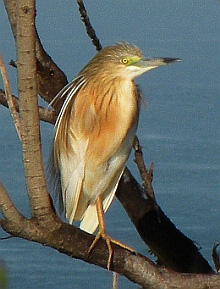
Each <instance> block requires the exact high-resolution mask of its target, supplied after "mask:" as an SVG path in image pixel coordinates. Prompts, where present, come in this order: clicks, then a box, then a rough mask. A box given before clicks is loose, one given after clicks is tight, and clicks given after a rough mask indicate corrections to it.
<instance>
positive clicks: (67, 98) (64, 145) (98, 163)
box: [50, 42, 179, 269]
mask: <svg viewBox="0 0 220 289" xmlns="http://www.w3.org/2000/svg"><path fill="white" fill-rule="evenodd" d="M176 61H179V58H161V57H157V58H145V57H143V54H142V51H141V50H140V49H139V48H138V47H137V46H136V45H133V44H129V43H127V42H120V43H116V44H114V45H112V46H107V47H105V48H103V49H102V50H100V51H99V52H98V53H97V54H96V55H95V56H94V57H93V58H92V59H91V60H90V61H89V62H88V64H87V65H86V66H85V67H84V68H83V69H82V70H81V71H80V72H79V74H78V75H77V76H76V78H75V79H73V80H72V81H71V82H70V83H69V84H67V85H66V86H65V87H64V88H63V89H62V90H61V91H60V92H59V93H58V94H57V95H56V97H55V98H54V100H53V101H52V102H53V103H52V105H53V104H54V103H55V102H56V101H60V100H63V105H62V107H61V109H60V112H59V114H58V117H57V120H56V123H55V128H54V136H53V142H52V150H51V157H50V166H51V168H52V169H51V171H52V175H53V178H54V182H55V183H57V184H59V185H60V188H59V189H58V190H57V191H58V192H57V194H58V195H59V199H60V203H61V206H62V210H63V211H64V213H65V217H66V219H67V220H68V222H69V223H70V224H72V223H73V222H74V221H80V229H82V230H84V231H86V232H88V233H90V234H93V233H94V232H95V230H96V229H97V227H98V226H99V231H98V233H97V235H96V237H95V239H94V241H93V243H92V244H91V246H90V249H89V252H91V251H92V250H93V248H94V247H95V246H96V243H97V242H98V241H99V239H101V238H103V239H105V241H106V243H107V246H108V250H109V257H108V263H107V268H108V269H110V266H111V262H112V257H113V249H112V243H114V244H117V245H120V246H122V247H124V248H126V249H128V250H130V251H132V252H133V251H134V250H133V249H132V248H130V247H128V246H126V245H125V244H123V243H121V242H119V241H117V240H115V239H113V238H111V237H110V236H109V235H108V234H107V233H106V226H105V221H104V213H105V212H106V211H107V210H108V208H109V206H110V205H111V203H112V201H113V198H114V195H115V192H116V189H117V186H118V183H119V180H120V178H121V176H122V174H123V171H124V168H125V163H126V161H127V159H128V157H129V154H130V152H131V149H132V144H133V141H134V138H135V135H136V130H137V125H138V118H139V110H140V93H139V89H138V86H137V85H136V84H135V82H134V79H135V78H136V77H138V76H140V75H142V74H144V73H146V72H148V71H150V70H152V69H155V68H157V67H159V66H165V65H167V64H170V63H173V62H176ZM59 185H58V186H57V187H59Z"/></svg>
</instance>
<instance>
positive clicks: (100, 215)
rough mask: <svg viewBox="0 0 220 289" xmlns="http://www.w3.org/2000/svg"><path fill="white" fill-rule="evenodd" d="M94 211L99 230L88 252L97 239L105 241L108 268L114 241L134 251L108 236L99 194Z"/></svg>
mask: <svg viewBox="0 0 220 289" xmlns="http://www.w3.org/2000/svg"><path fill="white" fill-rule="evenodd" d="M96 211H97V216H98V220H99V232H98V234H97V235H96V237H95V240H94V241H93V242H92V244H91V246H90V248H89V253H90V252H91V251H92V250H93V249H94V247H95V245H96V244H97V242H98V241H99V239H101V238H103V239H105V241H106V244H107V247H108V251H109V257H108V263H107V269H108V270H110V267H111V264H112V258H113V253H114V252H113V249H112V245H111V243H114V244H116V245H118V246H121V247H122V248H124V249H127V250H129V251H131V252H133V253H134V252H135V250H134V249H132V248H130V247H128V246H126V245H125V244H123V243H121V242H119V241H117V240H114V239H112V238H111V237H109V236H108V235H107V233H106V229H105V221H104V211H103V206H102V199H101V197H100V196H99V197H98V199H97V201H96Z"/></svg>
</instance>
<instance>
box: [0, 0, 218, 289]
mask: <svg viewBox="0 0 220 289" xmlns="http://www.w3.org/2000/svg"><path fill="white" fill-rule="evenodd" d="M39 2H40V1H39ZM85 4H86V5H87V8H88V11H89V13H90V19H91V21H92V23H93V25H94V27H95V29H96V32H97V34H98V35H99V37H100V39H101V42H102V44H103V45H108V44H111V43H113V42H115V41H119V40H126V41H128V42H132V43H135V44H137V45H138V46H140V47H141V49H142V50H143V51H144V53H145V55H146V56H168V57H180V58H182V59H183V62H181V63H176V64H175V65H170V66H169V67H163V68H160V69H157V70H154V71H152V72H150V73H149V74H147V75H144V76H142V77H140V78H139V79H137V83H138V84H139V85H140V87H141V89H142V92H143V94H144V96H145V99H146V101H145V103H143V106H142V110H141V117H140V123H139V129H138V136H139V139H140V142H141V144H142V146H143V151H144V156H145V160H146V164H147V165H150V163H151V162H152V161H154V163H155V172H154V182H153V185H154V190H155V193H156V198H157V201H158V203H159V205H160V206H161V207H162V208H163V210H164V212H165V213H166V214H167V215H168V216H169V217H170V218H171V220H172V221H173V222H174V223H175V224H176V225H177V227H178V228H179V229H181V231H182V232H184V233H185V234H186V235H187V236H188V237H190V238H191V239H193V240H194V241H196V242H197V243H199V244H200V245H201V247H202V249H201V252H202V254H203V255H204V256H205V257H206V258H207V259H208V260H209V262H210V264H211V265H213V264H212V261H211V250H212V247H213V244H214V243H216V242H219V241H220V232H219V223H220V210H219V204H220V194H219V192H220V178H219V176H220V113H219V111H220V73H219V72H220V53H219V51H220V49H219V47H220V36H219V31H220V22H219V19H220V2H219V1H208V2H207V1H193V2H192V1H188V0H185V1H182V2H180V1H176V0H175V1H174V0H172V1H169V2H168V1H163V0H161V1H157V2H155V1H129V5H127V2H125V1H117V6H116V3H113V2H112V1H108V0H103V1H97V3H96V4H94V1H91V0H90V1H89V0H88V1H86V3H85ZM37 8H38V11H37V26H38V30H39V34H40V35H41V39H42V42H43V43H44V46H45V49H46V50H47V51H48V53H49V54H50V55H51V56H52V57H53V58H54V60H55V61H56V62H57V63H58V65H60V66H61V68H62V69H63V70H64V71H65V72H66V74H67V76H68V78H69V80H71V79H72V78H73V77H74V76H75V75H76V73H77V71H79V69H81V68H82V66H83V65H85V64H86V62H87V61H88V60H89V59H90V58H91V57H92V56H93V55H94V49H93V47H92V46H91V44H90V40H89V39H88V38H87V36H86V35H85V33H84V27H83V25H82V23H81V22H80V19H79V16H78V12H77V8H76V5H75V3H73V2H70V1H62V2H61V1H60V2H58V1H57V2H56V5H54V1H51V0H50V1H46V2H44V3H43V2H42V3H38V7H37ZM0 11H1V12H2V13H1V15H2V16H1V20H0V30H1V36H2V37H1V39H0V52H1V54H2V55H3V58H4V60H5V61H6V62H7V63H8V62H9V60H10V59H11V58H13V59H15V50H14V46H13V41H12V37H11V34H10V28H9V25H8V23H7V16H6V15H5V14H4V8H3V4H2V2H1V3H0ZM48 11H50V13H48ZM54 31H55V33H54ZM8 70H9V74H10V78H11V83H12V89H13V92H14V93H15V94H16V86H15V84H16V80H15V71H14V69H13V68H11V67H9V68H8ZM0 86H1V87H2V85H0ZM0 123H1V126H0V135H1V142H0V180H1V181H2V182H3V184H4V186H5V187H6V189H7V191H8V193H9V194H10V196H11V198H12V199H13V201H14V203H15V204H16V206H17V207H18V208H19V210H20V211H21V212H23V213H24V214H25V215H26V216H29V209H28V200H27V196H26V189H25V182H24V176H23V172H22V169H23V166H22V158H21V153H20V144H19V141H18V138H17V136H16V132H15V130H14V128H13V124H12V121H11V118H10V116H9V113H8V111H7V110H6V109H5V108H2V107H0ZM52 129H53V128H52V126H51V125H49V124H43V123H42V140H43V150H44V157H45V162H46V159H47V156H48V148H49V144H50V140H51V136H52ZM128 166H129V168H130V170H131V171H132V172H133V174H134V175H135V176H136V178H137V179H138V180H140V179H139V176H138V172H137V169H136V167H135V164H134V163H133V156H131V158H130V160H129V162H128ZM106 219H107V225H108V232H109V233H110V235H112V236H114V237H115V238H118V239H119V240H121V241H123V242H125V243H126V244H128V245H130V246H132V247H134V248H135V249H136V250H137V251H139V252H140V253H142V254H147V255H148V252H147V250H148V249H147V248H146V247H145V245H144V244H143V242H142V241H141V239H140V237H139V236H138V235H137V233H136V232H135V229H134V228H133V226H132V224H131V223H130V221H129V219H128V217H127V215H126V213H125V212H124V210H123V208H122V207H121V205H120V203H119V202H118V201H117V200H115V202H114V203H113V205H112V207H111V208H110V209H109V211H108V212H107V214H106ZM0 236H1V237H2V236H6V233H5V232H3V231H0ZM148 256H149V255H148ZM0 259H1V260H3V261H4V262H5V264H6V267H7V270H8V278H9V288H10V289H20V288H23V289H40V288H45V289H49V288H53V289H58V288H59V289H63V288H65V289H69V288H74V289H75V288H76V289H78V288H80V289H81V288H111V277H112V274H111V273H109V272H107V271H105V270H103V269H100V268H98V267H95V266H92V265H88V264H86V263H84V262H82V261H79V260H74V259H71V258H69V257H68V256H65V255H62V254H60V253H58V252H56V251H55V250H53V249H50V248H46V247H43V246H42V245H39V244H35V243H31V242H28V241H25V240H21V239H16V238H12V239H10V240H4V241H1V242H0ZM125 287H126V288H136V287H137V286H135V285H134V284H132V283H130V282H129V281H127V280H126V279H125V278H122V277H121V278H120V279H119V288H125Z"/></svg>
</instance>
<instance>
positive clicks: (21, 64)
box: [16, 0, 53, 222]
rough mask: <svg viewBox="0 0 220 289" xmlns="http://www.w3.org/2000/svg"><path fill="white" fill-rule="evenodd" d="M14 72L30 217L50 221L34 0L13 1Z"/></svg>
mask: <svg viewBox="0 0 220 289" xmlns="http://www.w3.org/2000/svg"><path fill="white" fill-rule="evenodd" d="M16 8H17V26H16V27H17V34H16V35H17V36H16V40H17V45H16V47H17V72H18V91H19V109H20V119H21V131H22V152H23V163H24V168H25V177H26V184H27V190H28V197H29V202H30V208H31V214H32V216H33V217H36V218H38V219H39V221H40V220H43V221H44V222H50V221H52V219H53V218H52V219H51V216H52V213H53V211H52V208H51V202H50V198H49V194H48V192H47V189H46V181H45V176H44V167H43V159H42V152H41V142H40V127H39V114H38V101H37V84H36V56H35V55H36V54H35V23H34V19H35V1H34V0H20V1H18V2H17V6H16Z"/></svg>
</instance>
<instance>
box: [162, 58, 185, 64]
mask: <svg viewBox="0 0 220 289" xmlns="http://www.w3.org/2000/svg"><path fill="white" fill-rule="evenodd" d="M180 61H182V59H181V58H164V63H167V64H169V63H172V62H180Z"/></svg>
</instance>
